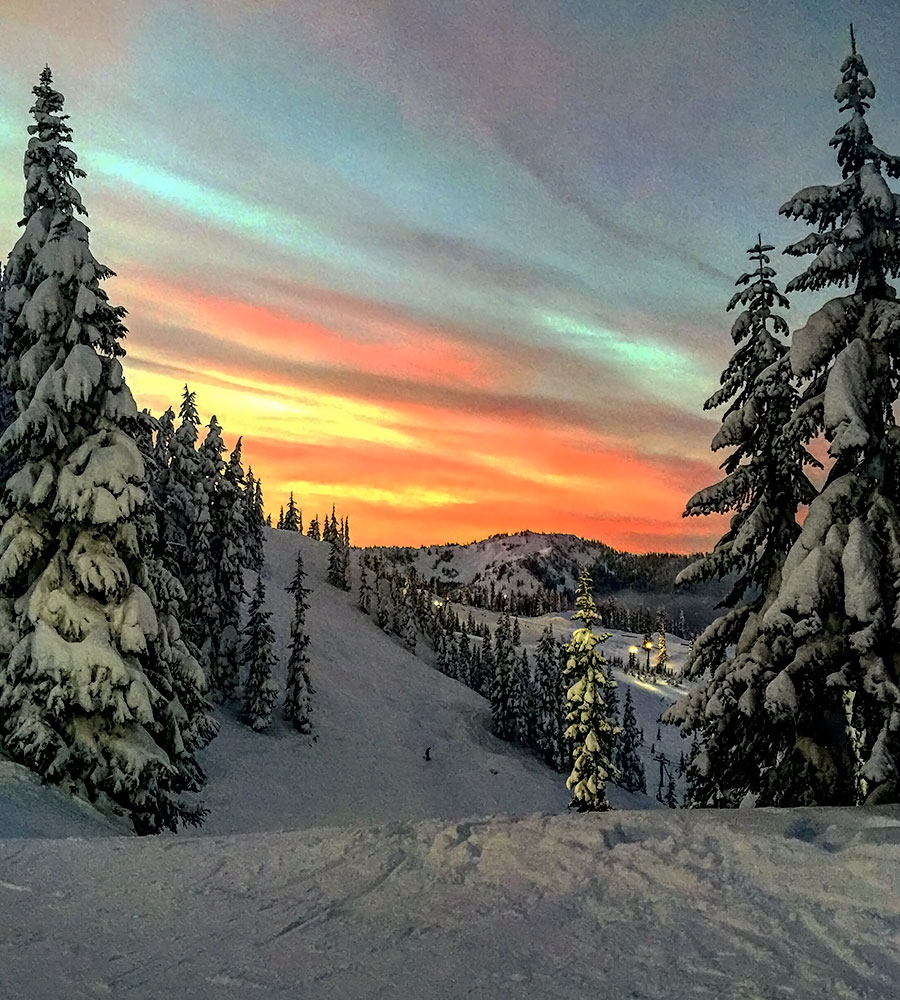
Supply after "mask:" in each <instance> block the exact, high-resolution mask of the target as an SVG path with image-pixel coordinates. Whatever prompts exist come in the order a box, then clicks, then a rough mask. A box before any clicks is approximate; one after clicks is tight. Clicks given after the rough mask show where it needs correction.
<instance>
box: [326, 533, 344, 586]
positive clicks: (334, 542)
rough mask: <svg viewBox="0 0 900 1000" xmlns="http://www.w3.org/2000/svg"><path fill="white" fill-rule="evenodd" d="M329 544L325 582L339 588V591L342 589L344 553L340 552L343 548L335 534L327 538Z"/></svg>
mask: <svg viewBox="0 0 900 1000" xmlns="http://www.w3.org/2000/svg"><path fill="white" fill-rule="evenodd" d="M329 544H330V545H331V551H330V552H329V553H328V576H327V580H328V582H329V583H330V584H331V586H332V587H340V588H341V590H343V589H344V553H343V551H342V549H343V546H342V544H341V538H340V536H339V535H338V534H337V532H335V534H334V536H333V537H330V538H329Z"/></svg>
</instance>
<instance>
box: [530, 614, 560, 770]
mask: <svg viewBox="0 0 900 1000" xmlns="http://www.w3.org/2000/svg"><path fill="white" fill-rule="evenodd" d="M561 668H562V662H561V660H560V656H559V646H558V644H557V641H556V639H554V638H553V629H552V628H551V627H550V626H549V625H548V626H547V627H546V628H545V629H544V630H543V632H541V637H540V639H539V640H538V644H537V650H536V652H535V661H534V680H533V685H532V689H533V690H532V704H533V705H534V733H535V737H534V741H535V747H536V749H537V750H538V752H539V753H541V754H543V756H544V758H545V759H546V760H547V761H551V762H552V760H553V758H554V755H555V753H556V751H557V748H558V746H559V737H560V733H561V732H562V731H563V728H564V727H563V720H564V719H565V715H564V714H563V713H562V712H561V711H560V696H559V694H560V691H561V690H562V686H563V681H562V669H561Z"/></svg>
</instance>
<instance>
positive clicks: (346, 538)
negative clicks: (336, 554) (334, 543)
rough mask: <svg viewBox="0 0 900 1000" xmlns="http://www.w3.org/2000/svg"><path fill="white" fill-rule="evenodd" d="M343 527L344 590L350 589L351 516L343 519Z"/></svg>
mask: <svg viewBox="0 0 900 1000" xmlns="http://www.w3.org/2000/svg"><path fill="white" fill-rule="evenodd" d="M341 523H342V524H343V529H342V531H341V586H342V587H343V589H344V590H346V591H348V592H349V590H350V518H349V516H348V517H346V518H342V519H341Z"/></svg>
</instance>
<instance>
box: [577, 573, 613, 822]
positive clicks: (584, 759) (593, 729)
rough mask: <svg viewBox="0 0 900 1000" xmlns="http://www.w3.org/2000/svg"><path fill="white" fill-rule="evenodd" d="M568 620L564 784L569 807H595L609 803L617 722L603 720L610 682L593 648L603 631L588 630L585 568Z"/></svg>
mask: <svg viewBox="0 0 900 1000" xmlns="http://www.w3.org/2000/svg"><path fill="white" fill-rule="evenodd" d="M575 608H576V610H575V614H574V615H573V616H572V617H573V620H574V621H580V622H582V628H579V629H576V630H575V632H574V633H573V635H572V640H571V642H570V643H569V644H568V646H567V647H566V650H567V652H568V654H569V658H568V661H567V663H566V672H565V676H566V679H567V680H568V681H569V682H570V686H569V690H568V692H567V699H568V702H569V711H568V714H567V716H566V722H567V726H568V728H567V729H566V740H567V741H568V744H569V746H570V748H571V759H572V762H573V766H572V773H571V774H570V775H569V777H568V780H567V781H566V787H567V788H568V789H569V790H570V791H571V793H572V801H571V802H570V803H569V806H570V808H574V809H578V810H579V812H601V811H604V810H607V809H609V808H610V805H609V803H608V802H607V800H606V782H607V781H616V780H617V779H618V777H619V772H618V771H617V769H616V767H615V764H614V763H613V755H614V752H615V743H616V736H617V734H618V732H619V727H618V726H617V725H616V724H615V722H613V721H611V720H610V719H609V716H608V714H607V707H606V697H607V694H606V692H607V691H608V689H609V688H611V687H612V686H613V685H614V684H615V681H614V680H612V678H611V677H610V676H609V674H607V672H606V668H605V663H606V661H605V660H604V659H603V657H602V656H601V654H600V652H599V650H598V649H597V648H596V647H597V644H598V642H602V641H604V640H605V639H608V638H609V636H608V635H598V634H596V633H595V632H594V631H593V626H594V625H596V624H597V623H598V622H599V620H600V616H599V615H598V614H597V608H596V607H595V605H594V599H593V597H592V596H591V574H590V572H589V571H588V569H587V567H585V568H584V569H583V570H582V571H581V576H580V578H579V581H578V591H577V594H576V599H575Z"/></svg>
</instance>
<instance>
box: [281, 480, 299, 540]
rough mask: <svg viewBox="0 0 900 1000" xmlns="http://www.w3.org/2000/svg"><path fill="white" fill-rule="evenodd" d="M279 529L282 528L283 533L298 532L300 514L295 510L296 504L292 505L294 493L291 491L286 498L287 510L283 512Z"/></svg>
mask: <svg viewBox="0 0 900 1000" xmlns="http://www.w3.org/2000/svg"><path fill="white" fill-rule="evenodd" d="M278 527H279V528H283V529H284V530H285V531H299V530H300V512H299V510H298V509H297V504H296V503H294V491H293V490H291V495H290V497H289V498H288V505H287V509H286V510H285V511H284V515H283V516H282V519H281V524H279V525H278Z"/></svg>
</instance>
